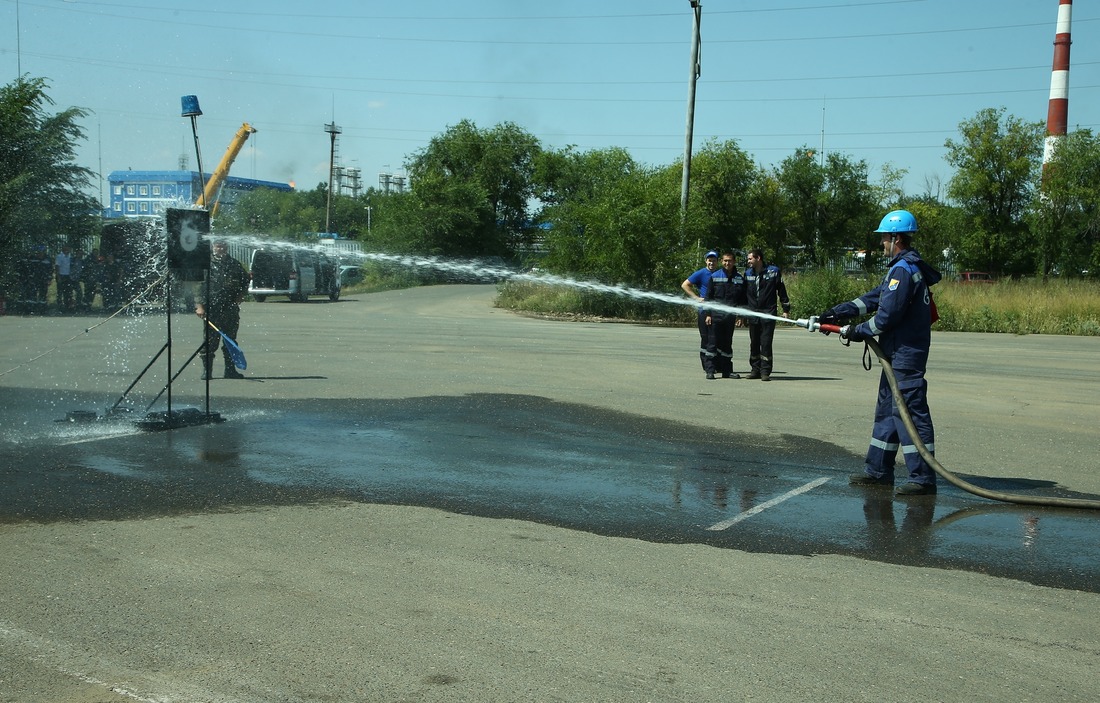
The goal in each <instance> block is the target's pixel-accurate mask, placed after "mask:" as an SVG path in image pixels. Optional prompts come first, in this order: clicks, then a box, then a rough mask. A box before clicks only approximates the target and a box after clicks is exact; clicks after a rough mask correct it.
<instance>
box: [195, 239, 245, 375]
mask: <svg viewBox="0 0 1100 703" xmlns="http://www.w3.org/2000/svg"><path fill="white" fill-rule="evenodd" d="M248 281H249V276H248V272H247V271H245V270H244V267H243V266H241V262H239V261H237V260H236V259H234V258H233V257H232V256H230V255H229V246H228V245H227V244H226V243H225V242H223V241H215V242H214V243H213V245H212V247H211V256H210V278H209V285H206V284H203V285H202V286H201V288H200V293H199V297H198V301H197V302H196V304H195V314H196V315H198V316H199V317H203V318H205V319H208V320H210V322H212V323H213V324H214V325H215V326H216V327H217V328H218V329H220V330H221V331H222V332H224V333H225V334H226V336H228V337H229V338H230V339H232V340H234V341H236V339H237V330H238V329H239V328H240V326H241V301H243V300H244V296H245V294H246V293H247V292H248ZM207 296H209V299H207ZM220 341H221V335H219V334H218V333H217V332H216V331H215V330H214V329H213V328H212V327H210V325H206V341H205V343H204V345H203V362H202V363H203V369H204V370H203V374H202V377H203V379H209V378H213V375H212V369H213V367H214V356H215V355H216V353H217V351H218V343H219V342H220ZM222 358H223V359H224V361H225V377H226V378H244V374H242V373H241V372H240V371H238V370H237V369H236V368H235V367H234V366H233V359H232V358H231V357H230V355H229V350H228V349H225V348H224V345H223V348H222Z"/></svg>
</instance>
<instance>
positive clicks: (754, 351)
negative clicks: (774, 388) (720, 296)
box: [745, 249, 791, 381]
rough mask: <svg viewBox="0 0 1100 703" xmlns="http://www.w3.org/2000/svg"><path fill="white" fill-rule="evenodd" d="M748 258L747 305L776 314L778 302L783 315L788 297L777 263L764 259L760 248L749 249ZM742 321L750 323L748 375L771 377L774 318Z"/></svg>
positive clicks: (789, 300) (756, 309)
mask: <svg viewBox="0 0 1100 703" xmlns="http://www.w3.org/2000/svg"><path fill="white" fill-rule="evenodd" d="M748 262H749V267H748V268H747V269H745V292H746V295H747V298H748V302H747V304H746V305H747V307H748V309H749V310H753V311H755V312H762V313H764V314H765V315H771V316H772V317H776V316H777V314H778V313H779V306H783V317H787V316H788V315H790V313H791V299H790V298H789V297H787V286H786V285H784V284H783V275H782V274H781V273H780V272H779V267H778V266H775V265H773V264H769V263H767V262H765V261H764V252H763V251H761V250H760V249H753V250H752V251H750V252H749V256H748ZM745 322H746V323H747V324H748V326H749V378H759V379H760V380H761V381H770V380H772V366H773V363H772V362H773V358H772V339H774V338H775V320H765V319H764V318H762V317H749V318H748V319H747V320H745Z"/></svg>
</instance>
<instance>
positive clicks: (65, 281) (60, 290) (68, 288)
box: [53, 244, 73, 311]
mask: <svg viewBox="0 0 1100 703" xmlns="http://www.w3.org/2000/svg"><path fill="white" fill-rule="evenodd" d="M71 251H72V249H71V248H70V247H69V245H68V244H66V245H65V246H63V247H61V253H59V254H58V255H57V257H55V258H54V262H53V265H54V277H55V278H56V279H57V309H58V310H61V311H65V310H69V309H71V308H72V306H73V281H72V262H73V257H72V255H71V254H70V253H69V252H71Z"/></svg>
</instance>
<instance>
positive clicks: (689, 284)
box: [680, 251, 718, 371]
mask: <svg viewBox="0 0 1100 703" xmlns="http://www.w3.org/2000/svg"><path fill="white" fill-rule="evenodd" d="M703 261H704V264H705V265H704V266H703V268H701V269H699V270H698V271H696V272H695V273H693V274H691V275H690V276H688V277H687V278H686V279H684V282H683V283H681V284H680V288H682V289H683V290H684V292H685V293H687V295H688V297H689V298H694V299H695V300H697V301H699V302H700V303H701V302H703V300H704V299H705V298H706V297H707V288H708V287H709V286H710V275H711V274H712V273H714V272H715V271H717V270H718V252H716V251H708V252H707V255H706V257H704V259H703ZM697 291H698V292H697ZM706 316H707V314H706V311H705V309H704V308H703V307H702V306H700V307H699V309H698V310H696V312H695V325H696V327H698V328H699V363H700V365H702V367H703V371H706V370H707V338H708V337H709V334H710V328H709V327H708V326H707V323H706Z"/></svg>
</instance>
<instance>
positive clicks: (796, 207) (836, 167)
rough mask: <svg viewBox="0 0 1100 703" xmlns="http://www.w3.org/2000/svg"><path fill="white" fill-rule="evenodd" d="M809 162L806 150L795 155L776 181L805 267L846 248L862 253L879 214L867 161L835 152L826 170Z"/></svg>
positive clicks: (810, 157) (825, 260)
mask: <svg viewBox="0 0 1100 703" xmlns="http://www.w3.org/2000/svg"><path fill="white" fill-rule="evenodd" d="M813 157H814V152H812V151H810V150H808V149H805V148H803V149H799V150H797V151H796V152H795V153H794V154H793V155H791V156H789V157H787V158H786V159H784V160H783V161H782V163H780V165H779V168H778V169H777V171H776V180H777V181H778V183H779V185H780V188H781V190H782V193H783V195H784V197H785V198H786V201H787V207H788V209H789V216H788V219H789V222H790V231H791V233H792V234H793V235H794V238H795V239H796V241H797V244H799V245H801V246H802V247H803V249H804V251H805V258H806V260H807V262H812V263H814V264H816V265H819V266H822V265H825V264H827V263H828V262H829V261H832V260H833V259H835V258H836V257H837V256H838V255H839V254H840V253H841V252H842V251H843V250H844V249H846V248H851V247H857V246H858V247H860V248H866V247H867V246H868V244H869V242H868V234H867V233H868V232H870V231H871V230H873V229H874V227H871V226H870V225H871V223H872V222H873V221H874V219H875V217H876V215H880V214H881V213H878V210H879V209H880V205H879V202H878V198H877V197H876V196H877V194H878V193H877V192H876V190H875V189H874V188H872V186H871V184H870V182H869V180H868V174H867V163H866V162H865V161H853V160H852V159H851V158H850V157H848V156H846V155H844V154H839V153H835V152H833V153H830V154H829V155H828V156H827V157H826V158H825V160H824V161H825V162H824V164H820V163H818V162H817V161H815V160H814V158H813ZM792 243H793V242H792Z"/></svg>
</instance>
